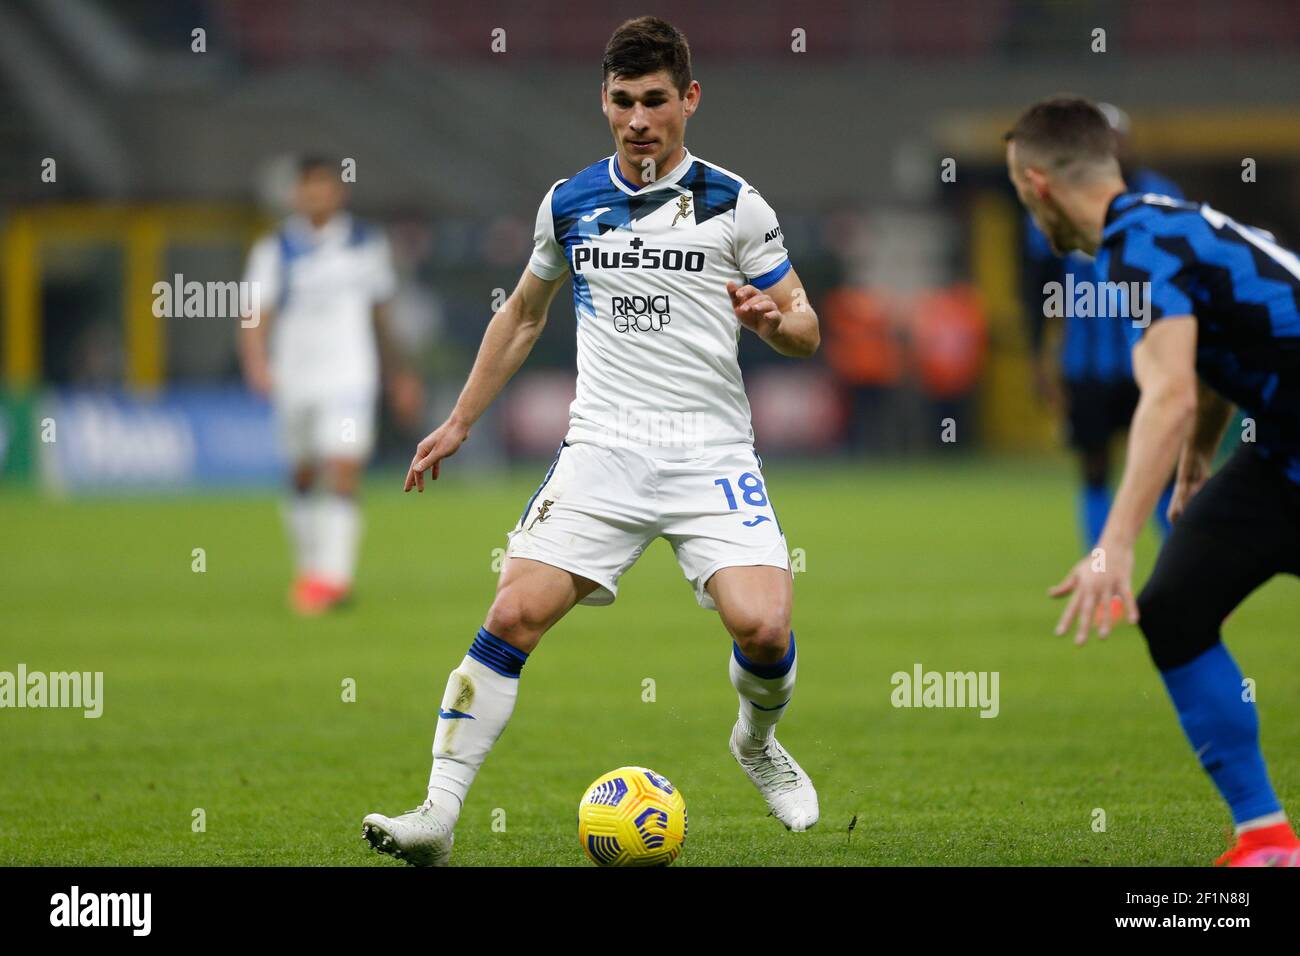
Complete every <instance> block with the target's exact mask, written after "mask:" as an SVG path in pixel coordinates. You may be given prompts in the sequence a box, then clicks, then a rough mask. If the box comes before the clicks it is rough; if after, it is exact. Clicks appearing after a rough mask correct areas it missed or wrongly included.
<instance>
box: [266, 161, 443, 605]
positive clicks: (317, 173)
mask: <svg viewBox="0 0 1300 956" xmlns="http://www.w3.org/2000/svg"><path fill="white" fill-rule="evenodd" d="M294 198H295V207H296V214H295V215H293V216H290V217H289V218H288V219H286V220H285V221H284V223H283V224H282V225H281V226H280V228H279V229H277V230H276V231H275V232H274V233H272V234H270V235H267V236H264V237H262V238H261V239H260V240H258V242H257V243H256V244H255V245H254V246H253V250H252V252H251V253H250V255H249V259H248V267H247V271H246V273H245V276H244V278H245V281H247V282H250V283H257V287H258V296H257V298H256V299H255V300H254V301H259V302H260V303H261V308H260V310H259V313H258V321H257V322H256V323H255V324H253V325H252V326H251V327H250V328H247V329H245V330H243V333H242V334H241V337H240V338H241V341H240V358H241V361H242V365H243V369H244V376H245V379H246V381H247V382H248V385H249V387H250V388H251V389H252V390H253V391H255V392H257V393H258V394H261V395H267V396H269V397H270V399H271V402H272V405H273V406H274V409H275V416H276V421H277V427H278V431H279V437H280V443H281V447H282V449H283V451H284V455H285V457H286V459H287V460H288V461H289V463H290V466H291V469H292V476H291V494H290V496H289V498H288V500H287V501H286V503H285V518H286V524H287V525H288V529H289V534H290V538H291V540H292V544H293V548H294V555H295V568H296V575H295V581H294V585H293V589H292V592H291V601H292V604H293V606H294V608H295V609H296V610H298V611H299V612H301V613H304V614H318V613H321V612H323V611H326V610H328V609H330V608H332V607H335V606H337V605H338V604H340V603H342V602H343V601H345V600H346V599H347V598H348V597H349V596H350V594H351V590H352V580H353V573H354V570H355V567H356V558H357V549H358V546H359V543H360V536H361V515H360V509H359V507H358V504H357V493H358V490H359V485H360V481H361V477H362V473H363V472H364V469H365V464H366V462H367V460H368V459H369V458H370V454H371V451H372V450H373V448H374V439H375V414H376V399H377V397H378V393H379V383H380V370H381V364H382V366H383V368H384V370H385V372H386V378H387V381H388V386H389V399H390V404H392V406H393V407H394V409H395V410H396V411H397V412H398V414H399V417H402V418H411V417H414V416H417V415H418V414H419V411H420V406H421V405H422V403H423V396H422V389H421V387H420V384H419V381H418V379H416V378H415V377H414V376H413V375H412V374H411V373H410V372H408V371H406V370H404V369H402V368H400V366H399V364H398V361H397V358H396V355H395V353H394V350H393V349H392V347H391V346H390V345H389V342H390V337H389V335H388V333H387V329H386V323H387V304H388V302H389V300H390V299H391V298H392V297H393V294H394V292H395V289H396V284H397V280H396V275H395V273H394V270H393V264H392V259H391V256H390V253H389V247H388V241H387V239H386V238H385V237H384V235H383V233H382V232H381V231H380V230H378V229H376V228H374V227H372V226H368V225H365V224H363V223H361V222H360V221H358V220H357V219H355V218H353V216H352V215H351V214H350V213H348V212H347V211H346V210H345V209H344V203H345V201H346V199H347V193H346V187H345V186H344V185H343V182H342V179H341V176H340V172H339V169H338V168H337V167H334V166H331V165H330V164H329V163H328V162H326V161H324V160H320V159H315V158H312V159H306V160H303V161H302V163H301V164H300V167H299V174H298V183H297V188H296V193H295V197H294Z"/></svg>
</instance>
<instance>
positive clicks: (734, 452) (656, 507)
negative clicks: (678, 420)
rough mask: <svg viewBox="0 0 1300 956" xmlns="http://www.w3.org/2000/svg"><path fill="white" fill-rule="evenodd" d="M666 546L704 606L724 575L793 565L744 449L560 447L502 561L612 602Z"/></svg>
mask: <svg viewBox="0 0 1300 956" xmlns="http://www.w3.org/2000/svg"><path fill="white" fill-rule="evenodd" d="M660 537H662V538H664V539H665V540H667V541H668V543H669V544H670V545H672V548H673V552H674V553H675V554H676V555H677V563H678V564H679V565H681V569H682V573H684V574H685V575H686V579H687V580H688V581H689V582H690V583H691V586H692V587H693V588H694V589H695V599H696V600H697V601H699V603H700V606H701V607H703V608H706V609H713V608H714V603H713V599H712V598H711V597H710V596H709V594H708V592H707V591H706V590H705V589H704V585H705V584H706V583H707V582H708V580H709V578H711V577H712V576H713V574H714V573H715V572H716V571H718V570H719V569H721V568H728V567H738V566H752V565H770V566H771V567H774V568H786V569H789V567H790V557H789V553H788V551H787V550H786V542H785V535H784V534H783V533H782V531H781V525H780V522H779V521H778V520H777V517H776V512H775V511H774V510H773V508H772V502H771V499H770V497H769V495H768V492H767V485H766V483H765V482H764V480H763V471H762V463H761V461H760V459H759V457H758V455H757V454H756V453H755V452H754V448H753V446H752V445H749V444H742V445H727V446H721V447H713V448H706V449H703V450H701V451H700V452H699V454H698V455H696V456H695V457H690V458H663V457H658V456H657V455H656V449H654V448H638V447H610V446H605V445H595V444H590V443H587V442H574V443H572V444H570V443H568V442H566V443H565V444H563V445H561V446H560V450H559V452H558V453H557V454H556V456H555V461H554V462H552V463H551V467H550V470H549V471H547V473H546V477H545V478H544V479H543V481H542V484H541V486H540V487H539V488H538V489H537V491H536V492H534V493H533V496H532V497H531V498H529V499H528V503H527V504H526V505H525V506H524V511H523V514H522V515H521V516H520V519H519V522H518V524H516V525H515V528H514V530H513V531H511V532H510V533H509V535H508V538H509V541H510V543H509V546H508V547H507V549H506V554H507V555H508V556H509V557H513V558H530V559H532V560H534V561H541V562H543V563H544V564H549V565H552V566H554V567H557V568H562V569H564V570H565V571H570V572H572V573H574V574H578V575H581V576H582V577H584V578H589V579H590V580H592V581H595V582H596V584H597V585H599V587H598V588H597V589H596V590H595V591H593V592H592V593H591V594H590V595H588V596H587V597H586V598H585V599H583V601H582V603H583V604H610V603H612V602H613V600H614V598H615V596H616V595H617V594H618V579H619V578H620V577H622V575H623V573H624V572H625V571H627V569H628V568H630V567H632V565H633V564H634V563H635V562H636V559H637V558H639V557H640V556H641V554H642V552H644V551H645V549H646V548H647V547H648V546H649V545H650V543H651V542H652V541H654V540H655V538H660Z"/></svg>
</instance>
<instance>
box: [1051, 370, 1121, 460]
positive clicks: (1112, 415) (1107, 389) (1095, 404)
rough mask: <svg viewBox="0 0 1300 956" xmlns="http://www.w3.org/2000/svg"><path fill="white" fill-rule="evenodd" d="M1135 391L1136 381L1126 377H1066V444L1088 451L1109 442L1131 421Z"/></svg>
mask: <svg viewBox="0 0 1300 956" xmlns="http://www.w3.org/2000/svg"><path fill="white" fill-rule="evenodd" d="M1138 394H1139V393H1138V387H1137V385H1135V384H1134V383H1133V382H1132V381H1130V380H1128V379H1119V380H1118V381H1113V382H1111V381H1104V380H1102V379H1096V378H1083V379H1066V381H1065V398H1066V403H1067V406H1068V408H1067V418H1068V421H1069V424H1070V447H1071V448H1074V449H1076V450H1078V451H1092V450H1094V449H1100V448H1105V447H1106V446H1107V445H1109V444H1110V440H1111V438H1112V436H1114V435H1115V433H1116V432H1121V431H1124V430H1125V429H1127V428H1128V425H1129V422H1130V421H1132V419H1133V410H1134V409H1135V408H1137V402H1138Z"/></svg>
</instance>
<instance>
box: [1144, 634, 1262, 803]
mask: <svg viewBox="0 0 1300 956" xmlns="http://www.w3.org/2000/svg"><path fill="white" fill-rule="evenodd" d="M1160 676H1161V677H1162V678H1163V679H1164V682H1165V688H1166V689H1167V690H1168V691H1169V696H1170V697H1171V698H1172V699H1173V702H1174V707H1175V708H1176V709H1177V711H1178V721H1179V723H1181V724H1182V726H1183V732H1184V733H1185V734H1186V735H1187V740H1188V742H1189V743H1190V744H1191V745H1192V749H1193V750H1194V751H1195V752H1196V756H1197V759H1199V760H1200V762H1201V767H1202V768H1204V770H1205V772H1206V773H1208V774H1209V775H1210V779H1211V780H1213V781H1214V785H1215V786H1216V787H1217V788H1218V789H1219V793H1220V794H1221V795H1222V797H1223V799H1224V800H1225V801H1226V802H1227V804H1228V806H1229V808H1230V809H1231V810H1232V819H1233V822H1234V823H1242V822H1244V821H1246V820H1253V819H1254V818H1256V817H1262V816H1265V815H1267V814H1270V813H1277V812H1278V811H1279V810H1281V809H1282V805H1281V803H1279V802H1278V799H1277V794H1275V793H1274V792H1273V785H1272V784H1271V783H1270V782H1269V779H1268V768H1267V767H1266V766H1265V764H1264V754H1263V752H1262V751H1261V750H1260V747H1259V716H1258V714H1257V713H1256V711H1255V703H1254V701H1244V700H1242V693H1243V688H1242V677H1241V670H1240V669H1239V668H1238V667H1237V662H1236V661H1234V660H1233V659H1232V655H1231V654H1229V653H1228V649H1227V648H1226V647H1224V646H1223V644H1222V643H1218V644H1215V645H1214V646H1213V647H1211V648H1210V649H1209V650H1208V651H1206V652H1205V653H1204V654H1201V655H1200V656H1199V657H1196V658H1193V659H1192V660H1190V661H1188V662H1187V663H1186V664H1180V665H1179V666H1178V667H1172V668H1170V669H1169V670H1167V671H1162V672H1161V674H1160Z"/></svg>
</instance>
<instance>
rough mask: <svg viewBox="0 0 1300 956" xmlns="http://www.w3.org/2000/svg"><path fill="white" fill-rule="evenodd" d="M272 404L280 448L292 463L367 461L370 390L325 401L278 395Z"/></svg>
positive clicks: (372, 441) (372, 415) (372, 439)
mask: <svg viewBox="0 0 1300 956" xmlns="http://www.w3.org/2000/svg"><path fill="white" fill-rule="evenodd" d="M274 405H275V417H276V423H277V428H278V430H279V434H280V448H281V449H282V450H283V451H284V455H285V457H286V458H287V459H288V460H289V461H290V462H291V463H292V464H295V465H297V464H305V463H309V462H320V461H328V460H330V459H335V458H344V459H349V460H353V461H366V460H368V459H369V458H370V453H371V451H372V450H373V449H374V445H375V397H374V395H373V394H371V393H370V392H369V391H366V392H364V393H352V394H347V393H344V394H342V395H338V396H330V397H328V398H320V397H296V396H293V395H290V394H277V395H276V396H275V401H274Z"/></svg>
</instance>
